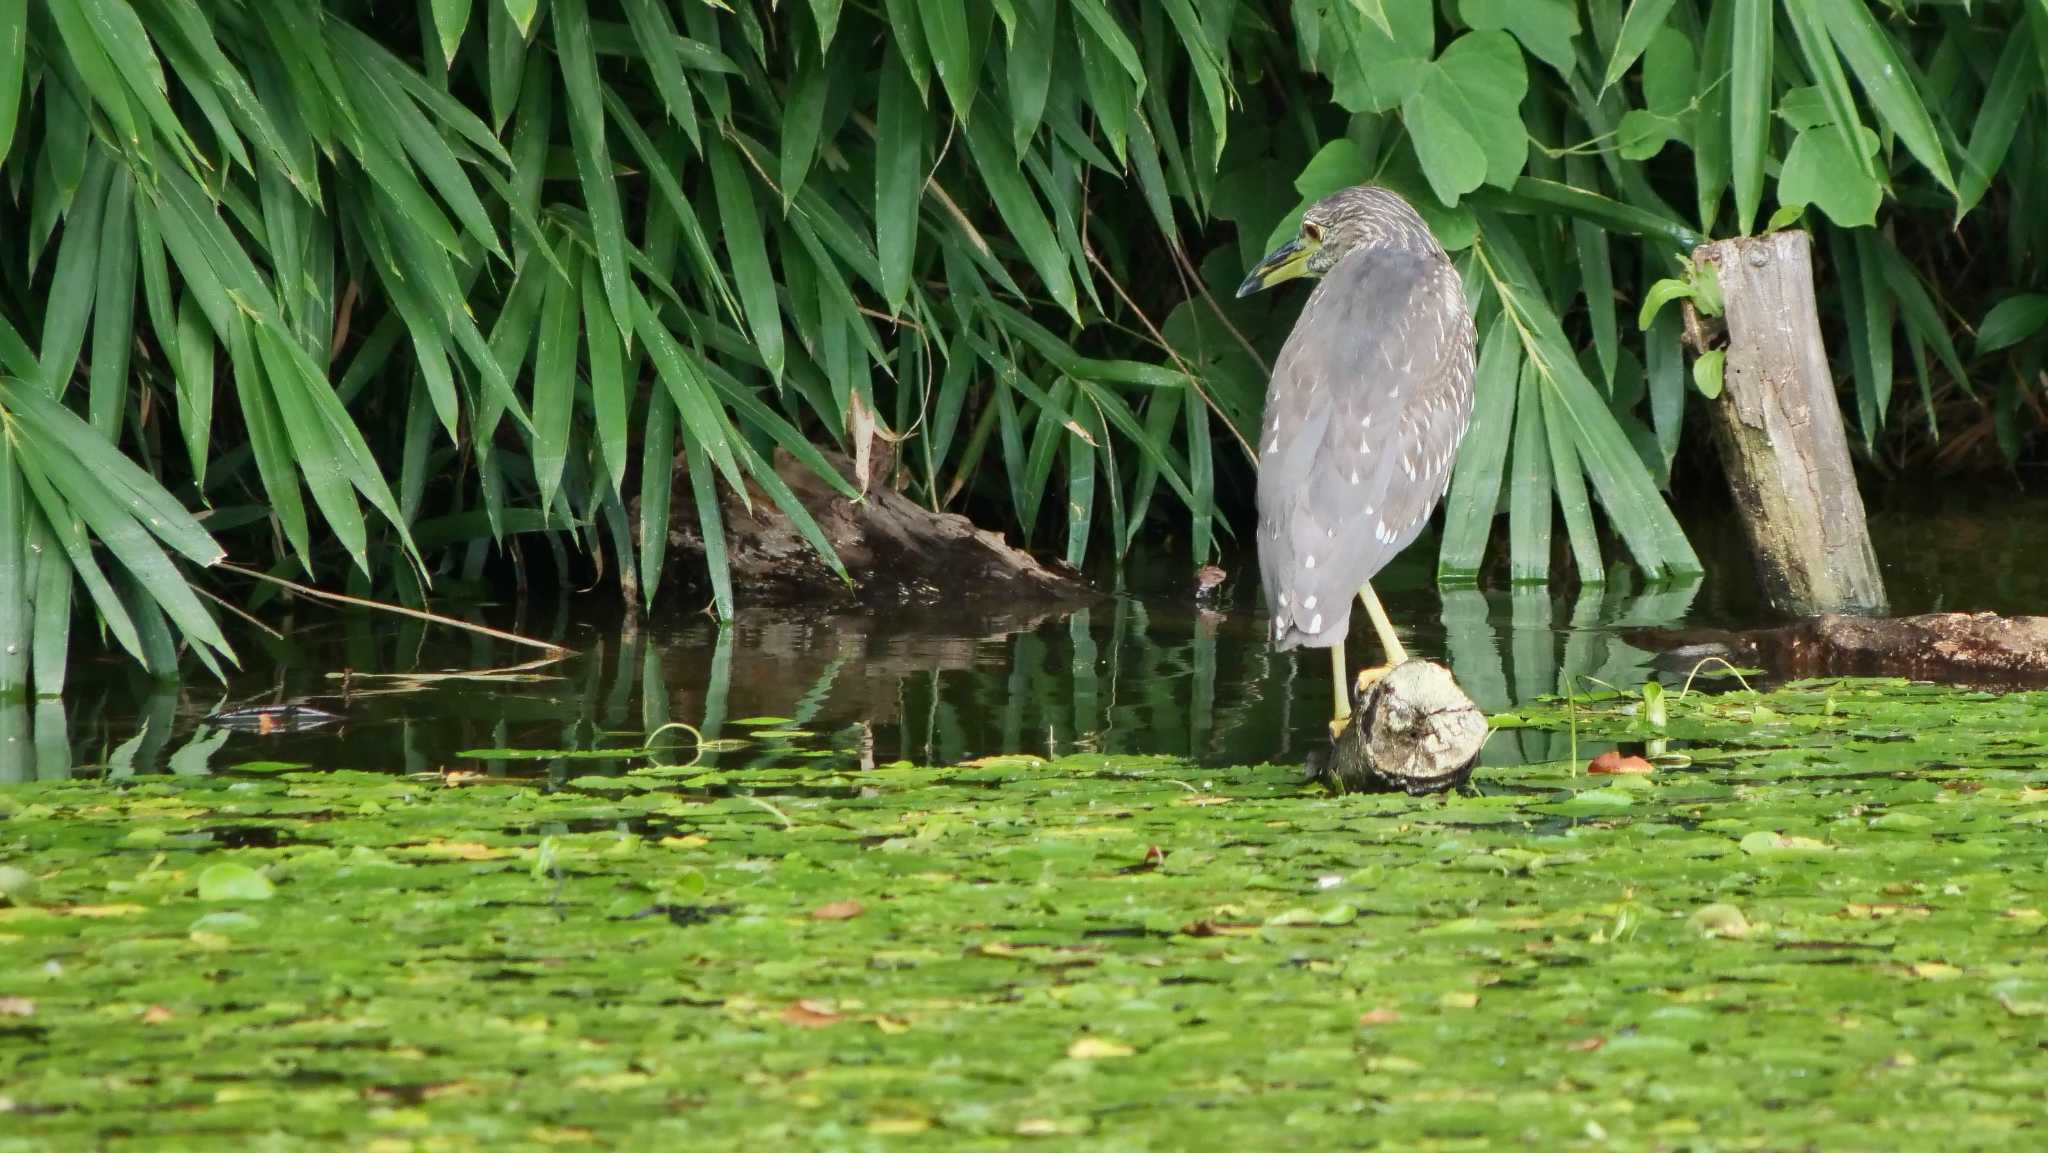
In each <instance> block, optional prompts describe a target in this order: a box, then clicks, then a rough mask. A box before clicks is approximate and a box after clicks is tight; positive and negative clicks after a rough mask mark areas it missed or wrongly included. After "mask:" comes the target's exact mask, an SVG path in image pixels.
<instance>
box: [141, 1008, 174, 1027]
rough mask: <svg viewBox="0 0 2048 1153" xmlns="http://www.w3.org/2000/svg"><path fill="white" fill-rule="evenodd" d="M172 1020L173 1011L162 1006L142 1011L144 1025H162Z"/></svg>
mask: <svg viewBox="0 0 2048 1153" xmlns="http://www.w3.org/2000/svg"><path fill="white" fill-rule="evenodd" d="M170 1019H171V1011H170V1010H169V1009H166V1008H164V1007H163V1006H162V1005H151V1006H150V1007H149V1008H147V1009H144V1010H143V1011H142V1023H143V1024H145V1025H161V1024H163V1023H164V1022H166V1021H168V1020H170Z"/></svg>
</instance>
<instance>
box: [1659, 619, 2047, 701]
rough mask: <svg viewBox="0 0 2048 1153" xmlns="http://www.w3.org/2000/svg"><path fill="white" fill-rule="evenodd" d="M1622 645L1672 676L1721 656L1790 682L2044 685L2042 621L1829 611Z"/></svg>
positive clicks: (2044, 623)
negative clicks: (1876, 679)
mask: <svg viewBox="0 0 2048 1153" xmlns="http://www.w3.org/2000/svg"><path fill="white" fill-rule="evenodd" d="M1628 640H1629V642H1630V643H1631V644H1636V645H1639V646H1642V647H1646V648H1653V649H1656V650H1659V651H1660V652H1662V653H1663V654H1664V657H1663V658H1662V663H1664V664H1666V665H1667V666H1670V667H1673V668H1674V670H1675V671H1678V672H1685V671H1688V670H1690V669H1691V668H1692V667H1694V666H1695V665H1697V664H1698V663H1699V662H1700V661H1711V660H1712V659H1713V658H1715V657H1720V658H1721V659H1724V660H1727V661H1729V662H1730V663H1733V664H1737V665H1753V666H1758V667H1762V668H1766V669H1769V670H1771V671H1772V672H1774V673H1777V674H1780V675H1782V676H1789V677H1810V676H1899V677H1912V678H1914V679H1917V680H1937V681H1949V682H1955V683H1959V684H1967V685H1981V686H1986V687H2033V686H2039V685H2043V684H2048V616H2021V617H2002V616H1999V615H1998V614H1997V613H1927V614H1925V615H1922V616H1911V617H1865V616H1851V615H1846V614H1837V613H1829V614H1826V615H1823V616H1819V617H1815V618H1813V619H1811V620H1804V621H1800V622H1798V623H1797V624H1791V625H1785V626H1783V627H1780V628H1769V629H1751V630H1748V631H1744V632H1723V631H1718V630H1707V629H1685V630H1646V631H1644V632H1641V633H1637V634H1633V635H1631V636H1630V637H1629V638H1628ZM1680 666H1682V667H1680Z"/></svg>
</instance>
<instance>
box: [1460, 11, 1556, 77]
mask: <svg viewBox="0 0 2048 1153" xmlns="http://www.w3.org/2000/svg"><path fill="white" fill-rule="evenodd" d="M1576 8H1577V5H1576V3H1575V2H1574V0H1461V2H1460V3H1459V5H1458V14H1459V15H1461V16H1463V17H1464V18H1465V23H1466V24H1468V25H1470V26H1471V27H1473V28H1474V29H1477V30H1479V31H1505V32H1512V33H1514V36H1515V39H1517V40H1519V41H1521V42H1522V46H1523V47H1525V48H1527V49H1528V50H1529V54H1530V55H1532V56H1534V57H1536V58H1537V59H1538V60H1541V61H1543V62H1544V63H1545V64H1548V65H1550V66H1551V67H1552V68H1555V69H1557V71H1558V74H1559V75H1561V76H1569V75H1571V72H1572V69H1573V68H1574V67H1575V66H1576V65H1577V63H1578V50H1577V48H1576V47H1574V46H1573V44H1572V41H1573V40H1574V39H1576V38H1577V36H1578V34H1579V15H1578V12H1577V10H1576Z"/></svg>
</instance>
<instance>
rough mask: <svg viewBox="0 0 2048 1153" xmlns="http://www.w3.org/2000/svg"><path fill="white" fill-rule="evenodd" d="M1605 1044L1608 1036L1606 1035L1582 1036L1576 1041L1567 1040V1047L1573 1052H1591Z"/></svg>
mask: <svg viewBox="0 0 2048 1153" xmlns="http://www.w3.org/2000/svg"><path fill="white" fill-rule="evenodd" d="M1605 1044H1607V1038H1605V1037H1581V1038H1579V1039H1578V1040H1576V1041H1567V1042H1566V1043H1565V1048H1566V1049H1567V1050H1568V1051H1570V1052H1573V1053H1591V1052H1594V1051H1595V1050H1597V1049H1599V1048H1600V1047H1601V1046H1602V1045H1605Z"/></svg>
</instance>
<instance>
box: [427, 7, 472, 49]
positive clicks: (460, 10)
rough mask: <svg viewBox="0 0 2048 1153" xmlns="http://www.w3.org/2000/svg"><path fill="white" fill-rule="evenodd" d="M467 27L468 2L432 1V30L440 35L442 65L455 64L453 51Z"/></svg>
mask: <svg viewBox="0 0 2048 1153" xmlns="http://www.w3.org/2000/svg"><path fill="white" fill-rule="evenodd" d="M468 27H469V0H434V30H435V31H437V32H439V33H440V35H441V59H442V62H443V63H446V64H453V63H455V50H456V49H457V48H459V47H461V45H462V33H463V31H464V30H466V29H467V28H468Z"/></svg>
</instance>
